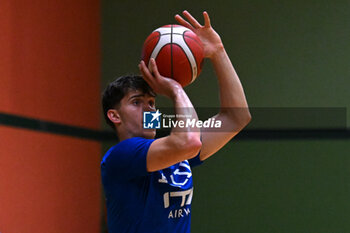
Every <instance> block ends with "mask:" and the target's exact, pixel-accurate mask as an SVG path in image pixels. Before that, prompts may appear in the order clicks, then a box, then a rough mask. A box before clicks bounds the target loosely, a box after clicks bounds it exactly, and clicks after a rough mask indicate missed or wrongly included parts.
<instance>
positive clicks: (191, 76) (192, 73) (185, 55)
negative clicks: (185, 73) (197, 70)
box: [173, 43, 193, 83]
mask: <svg viewBox="0 0 350 233" xmlns="http://www.w3.org/2000/svg"><path fill="white" fill-rule="evenodd" d="M173 44H174V45H177V46H178V47H179V48H180V49H181V50H182V51H183V52H184V54H185V56H186V58H187V61H188V63H189V64H190V67H191V80H190V82H189V83H191V82H192V77H193V72H192V65H191V62H190V59H189V58H188V56H187V54H186V52H185V50H183V48H182V47H181V46H180V45H179V44H176V43H173ZM186 45H187V44H186ZM187 47H188V45H187ZM191 53H192V51H191ZM192 54H193V53H192Z"/></svg>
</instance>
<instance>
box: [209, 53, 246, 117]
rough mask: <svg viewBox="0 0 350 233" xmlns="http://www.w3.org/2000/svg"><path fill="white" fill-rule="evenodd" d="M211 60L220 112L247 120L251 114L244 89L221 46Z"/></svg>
mask: <svg viewBox="0 0 350 233" xmlns="http://www.w3.org/2000/svg"><path fill="white" fill-rule="evenodd" d="M211 60H212V63H213V66H214V70H215V72H216V74H217V77H218V83H219V90H220V107H221V113H223V114H226V113H227V114H231V115H232V116H233V117H236V118H237V119H240V120H242V122H245V121H247V122H249V120H250V118H251V116H250V113H249V109H248V103H247V100H246V97H245V94H244V90H243V87H242V84H241V82H240V80H239V78H238V75H237V73H236V71H235V69H234V67H233V65H232V63H231V60H230V58H229V57H228V55H227V53H226V51H225V49H224V48H223V47H221V48H220V49H219V50H218V52H217V53H215V55H214V56H213V57H212V58H211Z"/></svg>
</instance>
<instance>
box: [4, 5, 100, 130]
mask: <svg viewBox="0 0 350 233" xmlns="http://www.w3.org/2000/svg"><path fill="white" fill-rule="evenodd" d="M0 28H1V33H0V86H1V91H0V112H7V113H12V114H19V115H22V116H28V117H33V118H39V119H42V120H49V121H54V122H59V123H64V124H72V125H76V126H84V127H90V128H95V129H97V128H99V125H100V121H99V111H100V1H97V0H76V1H68V0H62V1H38V0H33V1H26V0H15V1H13V0H2V1H0Z"/></svg>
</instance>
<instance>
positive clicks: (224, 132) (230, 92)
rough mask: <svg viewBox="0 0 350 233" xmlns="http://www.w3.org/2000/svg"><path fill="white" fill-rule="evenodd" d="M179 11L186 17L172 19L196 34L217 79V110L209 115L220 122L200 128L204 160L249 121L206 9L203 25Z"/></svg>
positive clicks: (242, 96) (235, 78) (241, 93)
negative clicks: (219, 125)
mask: <svg viewBox="0 0 350 233" xmlns="http://www.w3.org/2000/svg"><path fill="white" fill-rule="evenodd" d="M183 15H184V16H185V17H186V19H187V20H188V21H186V20H184V19H183V18H182V17H181V16H179V15H176V16H175V19H176V20H177V21H178V22H179V23H180V24H182V25H183V26H185V27H188V28H190V29H191V30H192V31H194V32H195V33H196V34H197V36H199V38H200V39H201V41H202V43H203V47H204V55H205V57H206V58H209V59H210V60H211V62H212V64H213V67H214V70H215V72H216V75H217V78H218V83H219V90H220V111H219V113H218V114H217V115H215V116H213V117H212V118H215V119H216V120H220V121H221V122H222V125H221V127H220V128H217V129H210V131H207V130H204V131H202V149H201V153H200V159H201V160H205V159H207V158H208V157H210V156H211V155H213V154H214V153H215V152H217V151H218V150H219V149H220V148H222V147H223V146H224V145H225V144H226V143H227V142H229V141H230V140H231V139H232V138H233V137H234V136H235V135H237V134H238V133H239V132H240V131H241V130H242V129H243V128H244V127H245V126H246V125H247V124H248V123H249V122H250V120H251V115H250V112H249V108H248V103H247V100H246V97H245V94H244V90H243V87H242V84H241V82H240V80H239V78H238V75H237V73H236V71H235V69H234V67H233V65H232V63H231V60H230V58H229V57H228V55H227V53H226V51H225V48H224V46H223V43H222V41H221V38H220V36H219V35H218V34H217V33H216V32H215V30H214V29H213V28H212V26H211V24H210V19H209V15H208V13H207V12H203V16H204V26H202V25H200V24H199V23H198V21H197V20H196V19H195V18H193V17H192V16H191V15H190V13H188V12H187V11H184V12H183Z"/></svg>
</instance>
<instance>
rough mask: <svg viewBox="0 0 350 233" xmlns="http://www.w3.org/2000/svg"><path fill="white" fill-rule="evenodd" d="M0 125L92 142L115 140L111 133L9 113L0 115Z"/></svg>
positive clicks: (113, 134)
mask: <svg viewBox="0 0 350 233" xmlns="http://www.w3.org/2000/svg"><path fill="white" fill-rule="evenodd" d="M0 125H4V126H7V127H11V128H19V129H26V130H33V131H37V132H43V133H49V134H54V135H64V136H70V137H75V138H80V139H88V140H93V141H109V140H112V139H113V140H116V134H115V133H113V132H107V131H105V132H103V131H100V130H94V129H89V128H84V127H78V126H73V125H67V124H61V123H57V122H52V121H44V120H39V119H35V118H30V117H24V116H19V115H14V114H9V113H0Z"/></svg>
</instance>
